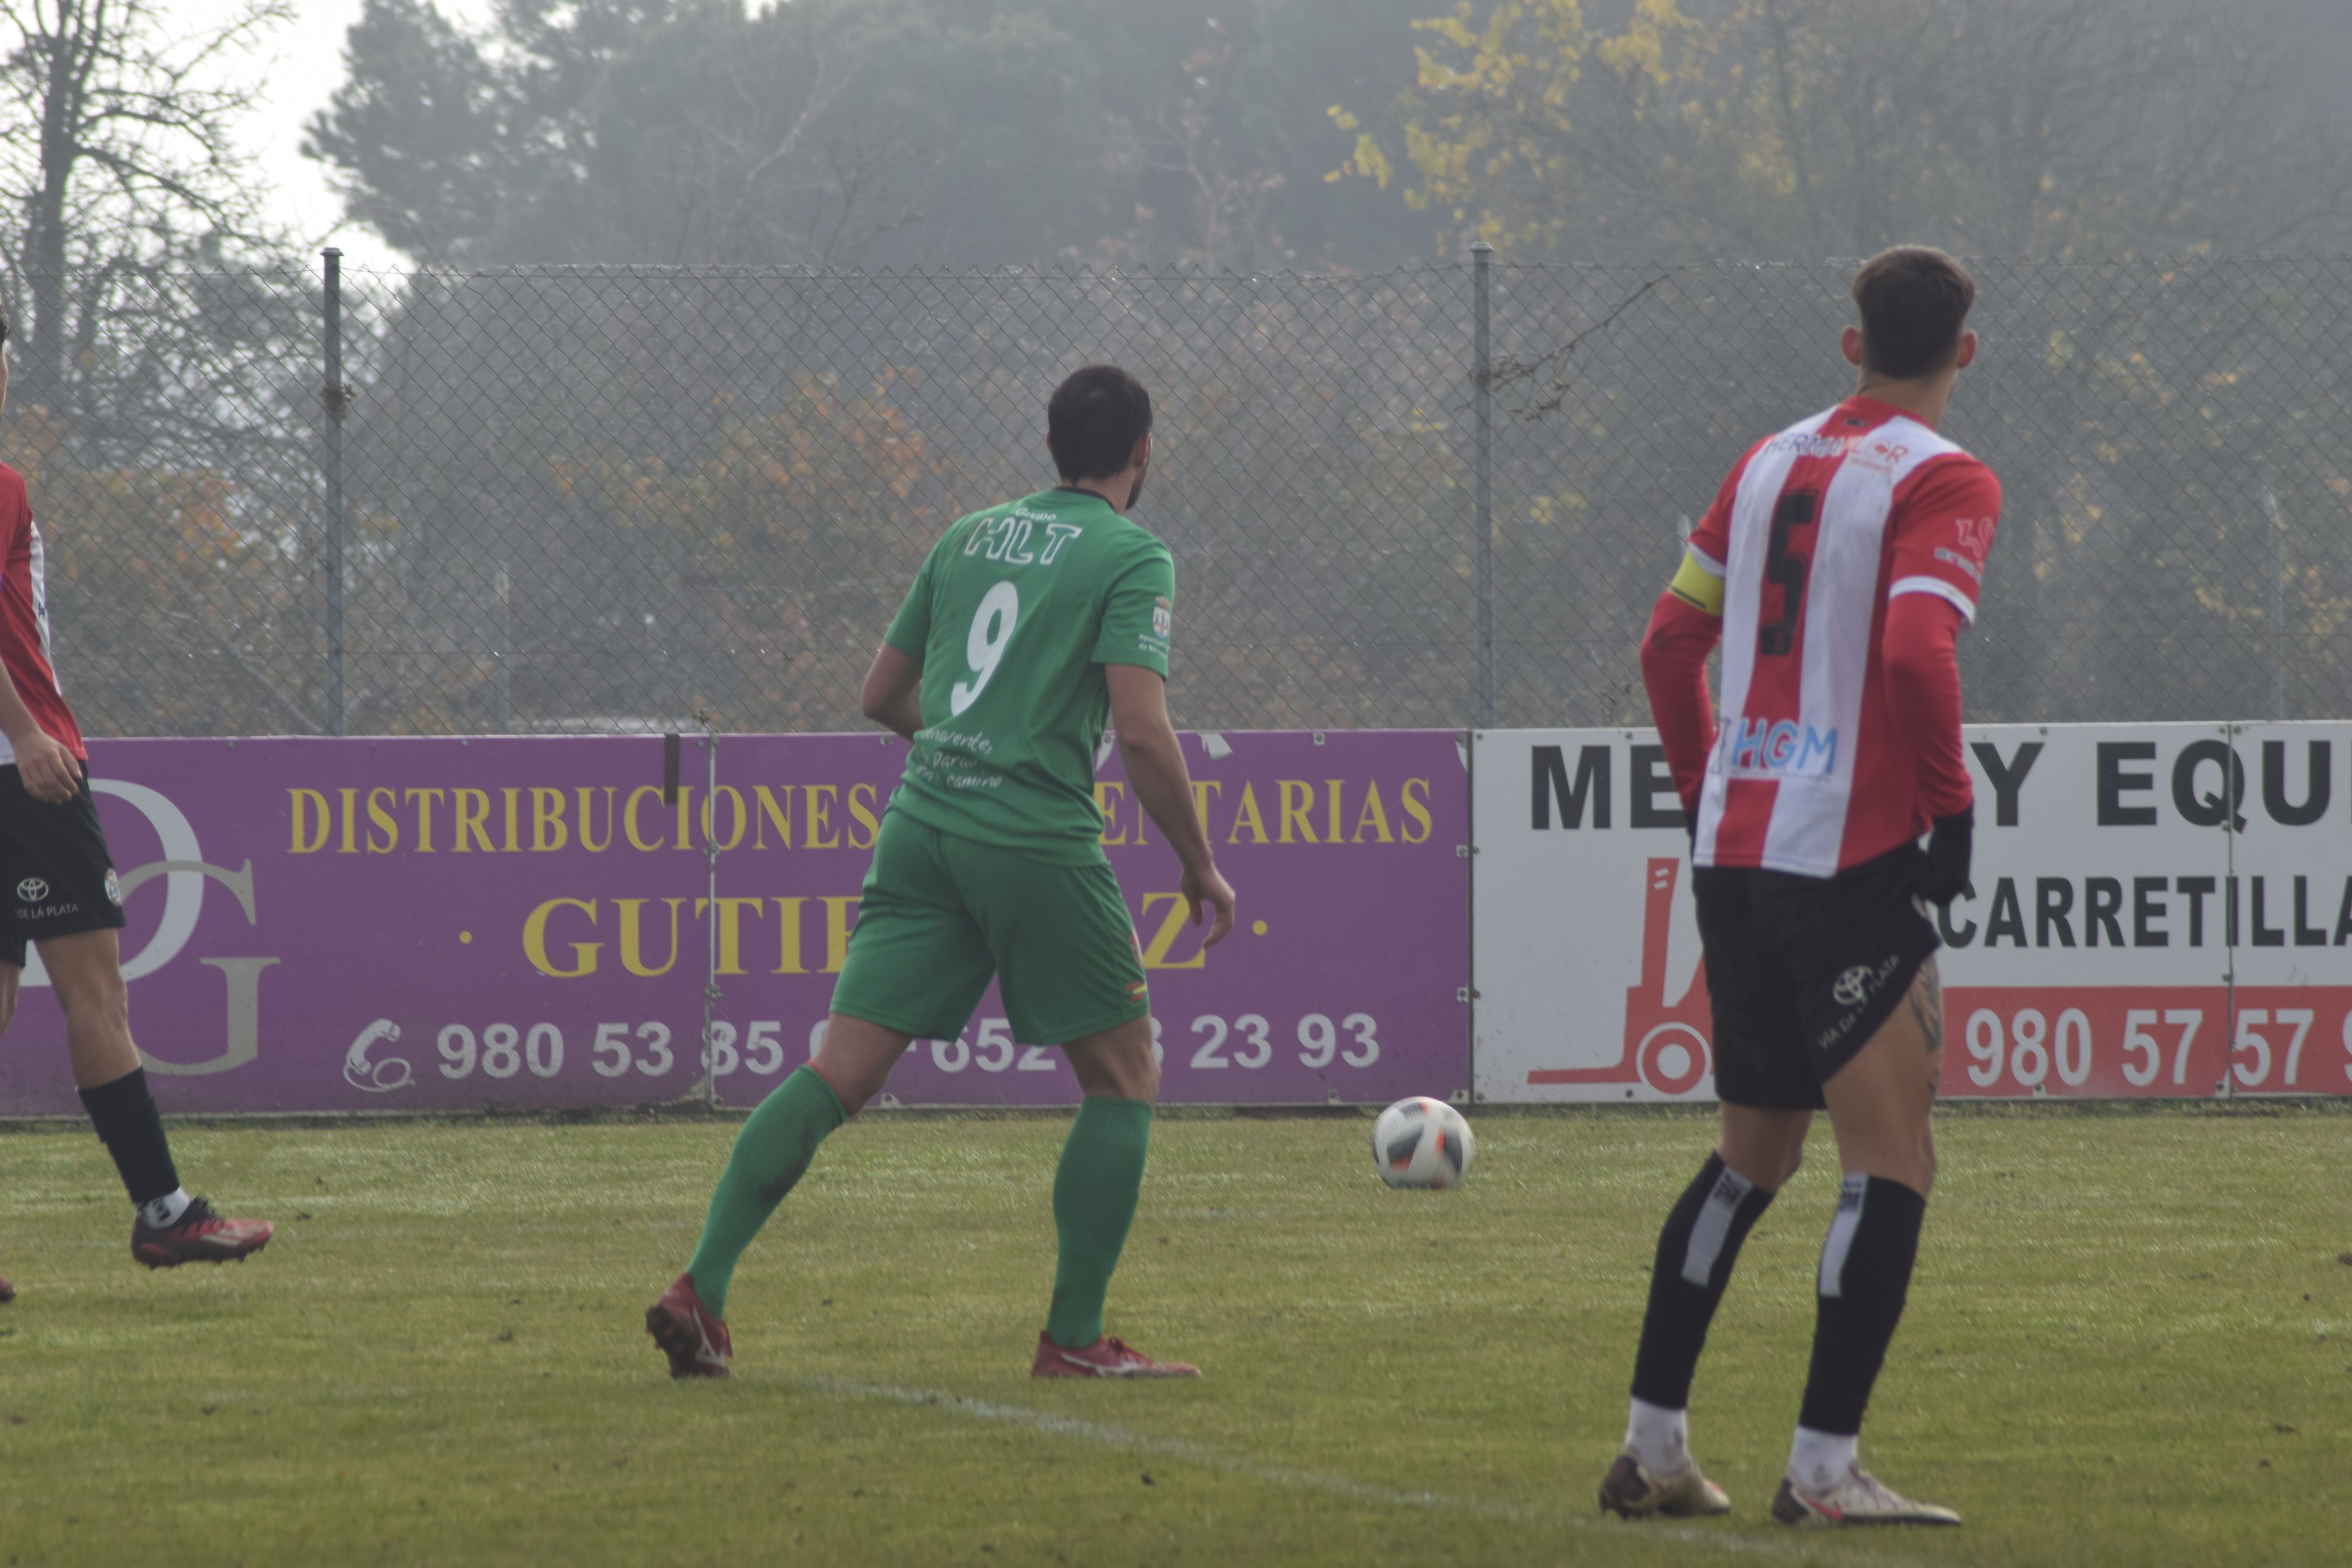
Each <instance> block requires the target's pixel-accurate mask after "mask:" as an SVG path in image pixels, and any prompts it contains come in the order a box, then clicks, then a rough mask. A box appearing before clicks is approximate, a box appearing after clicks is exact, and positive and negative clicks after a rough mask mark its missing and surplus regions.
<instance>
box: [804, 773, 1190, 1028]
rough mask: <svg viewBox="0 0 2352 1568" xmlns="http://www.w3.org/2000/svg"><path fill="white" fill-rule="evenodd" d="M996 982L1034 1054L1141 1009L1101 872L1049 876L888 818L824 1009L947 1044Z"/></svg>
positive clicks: (1042, 868)
mask: <svg viewBox="0 0 2352 1568" xmlns="http://www.w3.org/2000/svg"><path fill="white" fill-rule="evenodd" d="M992 975H993V976H996V977H997V978H998V979H999V980H1000V981H1001V982H1002V983H1003V994H1004V1011H1005V1012H1006V1014H1007V1015H1009V1016H1010V1019H1011V1022H1012V1025H1013V1037H1014V1038H1015V1039H1017V1040H1021V1041H1023V1042H1024V1043H1027V1044H1030V1045H1050V1046H1059V1045H1067V1044H1068V1043H1069V1042H1070V1041H1072V1040H1078V1039H1084V1038H1085V1037H1087V1036H1088V1035H1098V1034H1100V1033H1102V1032H1103V1031H1104V1030H1106V1029H1113V1028H1117V1027H1118V1026H1119V1025H1121V1024H1125V1023H1129V1022H1131V1021H1132V1020H1134V1019H1137V1018H1140V1017H1144V1016H1147V1015H1148V1014H1150V1011H1151V998H1150V992H1149V991H1148V989H1147V988H1146V985H1145V982H1144V978H1143V955H1142V953H1141V952H1140V950H1139V949H1138V947H1137V946H1136V941H1135V921H1134V920H1133V919H1132V918H1131V917H1130V916H1129V914H1128V912H1127V900H1125V899H1123V898H1121V897H1120V896H1119V891H1118V876H1117V875H1116V874H1114V873H1113V872H1112V870H1111V868H1110V867H1109V866H1108V864H1106V863H1104V862H1102V861H1097V862H1095V863H1094V864H1092V865H1079V866H1052V865H1045V864H1042V863H1040V862H1039V861H1037V860H1034V859H1033V858H1030V857H1028V856H1026V855H1024V854H1023V853H1022V852H1021V851H1019V850H1017V849H1001V848H998V847H995V846H994V845H990V844H982V843H978V842H976V841H974V840H972V839H970V838H959V837H956V836H954V835H953V834H948V833H941V832H940V830H939V829H937V828H935V827H931V826H927V825H925V824H923V823H920V822H917V821H916V820H915V819H914V818H912V817H910V816H908V815H907V814H906V813H905V812H903V811H893V812H890V813H888V814H887V815H886V816H884V817H883V818H882V829H881V832H880V833H879V834H877V836H876V837H875V841H874V865H873V868H871V869H870V870H868V871H867V872H866V888H865V892H864V895H863V898H862V900H861V901H860V903H859V904H858V908H857V924H856V928H855V929H853V930H852V931H850V933H849V955H848V958H847V959H846V961H845V963H843V964H842V968H841V979H840V980H839V982H837V983H836V984H835V986H834V989H833V1010H834V1011H835V1012H836V1013H841V1014H845V1015H847V1016H850V1017H852V1018H863V1019H865V1020H866V1022H867V1023H869V1024H879V1025H881V1026H883V1027H884V1028H886V1029H898V1030H902V1031H904V1032H905V1033H907V1034H909V1035H916V1036H919V1037H927V1038H931V1039H953V1038H954V1037H956V1036H958V1035H960V1034H961V1033H962V1032H963V1028H964V1026H965V1025H966V1024H968V1023H970V1022H971V1011H972V1009H973V1008H974V1007H976V1006H978V1005H980V998H981V994H982V992H984V991H986V990H987V989H988V982H989V978H990V976H992Z"/></svg>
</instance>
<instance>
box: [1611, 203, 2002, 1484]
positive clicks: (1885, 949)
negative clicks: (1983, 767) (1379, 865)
mask: <svg viewBox="0 0 2352 1568" xmlns="http://www.w3.org/2000/svg"><path fill="white" fill-rule="evenodd" d="M1853 299H1854V303H1855V307H1856V310H1857V312H1858V313H1859V315H1860V318H1861V324H1860V325H1859V326H1858V327H1849V328H1847V329H1846V330H1845V332H1844V335H1843V345H1842V346H1843V351H1844V353H1845V357H1846V359H1847V361H1848V362H1849V363H1852V364H1853V365H1855V366H1857V367H1859V369H1860V370H1861V373H1862V375H1861V382H1860V384H1859V386H1858V387H1857V389H1856V391H1855V393H1854V395H1853V396H1852V397H1849V398H1847V399H1846V400H1845V401H1844V402H1843V403H1841V404H1839V405H1837V406H1835V407H1833V408H1831V409H1829V410H1827V411H1826V412H1824V413H1821V414H1817V415H1815V416H1812V417H1811V418H1809V419H1806V420H1803V421H1801V423H1799V424H1797V425H1793V426H1790V427H1789V428H1788V429H1786V430H1784V431H1782V432H1780V434H1779V435H1777V436H1773V437H1769V438H1768V439H1766V440H1764V441H1761V442H1759V443H1758V444H1757V445H1756V446H1755V447H1751V448H1750V449H1749V450H1748V454H1747V455H1746V456H1745V457H1743V458H1741V459H1740V460H1739V463H1738V466H1737V467H1735V468H1733V469H1732V471H1731V475H1730V477H1729V478H1728V479H1726V480H1725V481H1724V483H1723V488H1722V489H1721V491H1720V492H1719V493H1718V494H1717V497H1716V500H1715V504H1714V506H1713V507H1711V508H1710V509H1709V510H1708V511H1707V513H1706V519H1705V521H1703V522H1702V523H1701V524H1700V525H1699V527H1698V529H1697V531H1696V532H1695V533H1693V535H1692V536H1691V540H1690V546H1689V550H1688V552H1687V554H1686V555H1685V559H1684V562H1683V566H1682V570H1681V571H1680V572H1679V573H1678V574H1676V576H1675V580H1674V583H1673V584H1672V585H1671V586H1670V587H1669V588H1668V589H1667V590H1666V592H1665V593H1664V595H1661V596H1660V598H1659V600H1658V605H1657V609H1656V611H1655V613H1654V615H1653V616H1652V617H1651V621H1650V627H1649V631H1648V633H1647V635H1646V636H1645V637H1643V644H1642V673H1643V682H1644V684H1645V685H1646V686H1647V688H1648V689H1649V696H1650V706H1651V710H1652V712H1653V713H1654V716H1655V717H1656V720H1657V723H1658V732H1659V739H1660V740H1661V742H1663V743H1664V747H1665V751H1666V757H1667V762H1668V764H1669V766H1670V767H1671V768H1672V769H1673V772H1674V777H1675V786H1676V788H1677V790H1678V791H1679V793H1680V795H1681V796H1682V802H1683V807H1684V810H1685V814H1686V816H1687V818H1688V820H1689V823H1690V826H1691V847H1692V854H1691V859H1692V866H1693V870H1692V887H1693V891H1694V893H1695V895H1696V901H1697V905H1698V919H1699V935H1700V940H1701V942H1702V943H1703V944H1704V946H1705V949H1706V977H1707V987H1708V992H1709V994H1710V996H1711V998H1712V1001H1713V1006H1714V1015H1715V1037H1714V1041H1713V1048H1714V1052H1715V1074H1716V1089H1717V1096H1718V1098H1719V1099H1720V1100H1722V1102H1723V1115H1722V1128H1721V1135H1720V1138H1719V1141H1718V1142H1717V1148H1716V1152H1715V1153H1714V1154H1712V1155H1710V1156H1709V1157H1708V1159H1707V1161H1706V1164H1705V1165H1704V1166H1703V1167H1702V1168H1701V1169H1700V1171H1699V1173H1698V1175H1697V1177H1696V1179H1695V1180H1694V1181H1693V1182H1692V1183H1691V1184H1690V1186H1689V1188H1688V1189H1686V1190H1685V1193H1684V1194H1683V1196H1682V1199H1681V1201H1680V1202H1678V1203H1677V1204H1676V1205H1675V1208H1674V1211H1673V1212H1672V1213H1671V1214H1670V1215H1668V1217H1667V1220H1666V1224H1665V1227H1664V1230H1663V1231H1662V1233H1661V1234H1660V1236H1659V1238H1658V1252H1657V1261H1656V1265H1655V1267H1654V1270H1653V1273H1652V1277H1651V1284H1650V1300H1649V1308H1648V1311H1647V1314H1646V1316H1645V1317H1644V1319H1643V1328H1642V1343H1641V1349H1640V1352H1639V1353H1638V1355H1637V1357H1636V1360H1635V1363H1634V1373H1633V1412H1632V1416H1631V1419H1630V1420H1629V1422H1628V1426H1627V1433H1626V1439H1625V1448H1624V1452H1623V1453H1622V1454H1621V1455H1620V1457H1619V1458H1618V1459H1617V1461H1616V1463H1615V1464H1614V1465H1612V1467H1611V1468H1610V1470H1609V1473H1608V1475H1607V1477H1606V1478H1605V1479H1603V1480H1602V1482H1601V1504H1602V1506H1603V1507H1606V1508H1612V1509H1614V1510H1617V1511H1618V1512H1620V1513H1622V1514H1626V1515H1628V1516H1629V1517H1630V1516H1632V1515H1635V1514H1643V1513H1670V1514H1683V1513H1707V1512H1721V1511H1723V1510H1725V1509H1726V1508H1727V1507H1728V1506H1729V1504H1728V1502H1727V1500H1726V1499H1725V1497H1724V1494H1723V1491H1722V1489H1720V1488H1719V1487H1717V1486H1716V1485H1715V1484H1714V1483H1713V1482H1712V1481H1709V1480H1708V1479H1706V1477H1705V1476H1704V1475H1703V1474H1701V1473H1700V1471H1699V1469H1698V1467H1697V1465H1696V1462H1695V1461H1693V1459H1692V1458H1691V1456H1690V1452H1689V1446H1688V1444H1689V1440H1688V1432H1687V1426H1686V1422H1685V1405H1687V1403H1688V1399H1689V1393H1690V1384H1691V1378H1692V1374H1693V1373H1694V1371H1695V1370H1696V1366H1697V1363H1698V1357H1699V1352H1700V1351H1701V1349H1702V1348H1703V1347H1704V1345H1705V1343H1706V1331H1707V1325H1708V1323H1709V1322H1710V1321H1711V1320H1712V1319H1713V1317H1714V1313H1715V1309H1716V1305H1717V1302H1718V1301H1720V1300H1721V1299H1722V1296H1723V1290H1724V1288H1725V1286H1726V1285H1727V1283H1728V1281H1729V1279H1730V1275H1731V1268H1732V1265H1733V1263H1734V1261H1735V1260H1736V1259H1737V1258H1738V1253H1739V1248H1740V1245H1741V1243H1742V1242H1743V1241H1744V1240H1745V1239H1746V1237H1747V1235H1748V1230H1749V1229H1750V1228H1751V1227H1753V1226H1754V1225H1755V1223H1756V1221H1757V1219H1758V1218H1759V1216H1760V1215H1762V1213H1763V1211H1764V1209H1765V1207H1766V1205H1769V1203H1770V1202H1771V1201H1772V1196H1773V1194H1774V1193H1775V1192H1776V1191H1777V1190H1778V1189H1779V1188H1780V1185H1781V1184H1783V1183H1784V1182H1786V1181H1787V1180H1788V1179H1789V1177H1790V1176H1791V1175H1793V1174H1794V1173H1795V1172H1796V1169H1797V1163H1798V1161H1799V1160H1800V1158H1801V1155H1802V1152H1803V1149H1804V1141H1805V1134H1806V1131H1807V1130H1808V1128H1809V1127H1810V1126H1811V1121H1812V1116H1813V1112H1814V1111H1815V1110H1823V1109H1826V1110H1828V1111H1829V1113H1830V1120H1831V1122H1832V1125H1833V1126H1834V1128H1835V1130H1836V1133H1837V1142H1838V1158H1839V1163H1840V1165H1841V1167H1842V1168H1843V1184H1842V1185H1841V1188H1840V1193H1839V1200H1838V1207H1837V1211H1836V1214H1835V1216H1834V1217H1833V1219H1832V1222H1831V1225H1830V1229H1829V1235H1828V1238H1827V1240H1826V1241H1825V1243H1824V1245H1823V1247H1822V1259H1821V1268H1820V1272H1819V1275H1818V1279H1817V1281H1816V1289H1817V1294H1818V1299H1819V1300H1818V1304H1819V1316H1818V1320H1817V1321H1816V1324H1815V1329H1814V1338H1813V1352H1812V1366H1811V1373H1810V1375H1809V1377H1808V1380H1807V1383H1806V1388H1805V1398H1804V1404H1803V1406H1802V1408H1801V1413H1800V1415H1799V1416H1798V1425H1797V1434H1796V1438H1795V1441H1794V1443H1793V1444H1792V1446H1791V1450H1790V1460H1789V1465H1788V1468H1787V1470H1786V1472H1785V1474H1784V1476H1783V1479H1782V1480H1781V1483H1780V1489H1779V1491H1778V1493H1777V1494H1776V1495H1775V1496H1774V1498H1773V1500H1772V1514H1773V1517H1774V1518H1776V1519H1779V1520H1780V1521H1782V1522H1784V1523H1789V1524H1841V1523H1886V1522H1905V1523H1932V1524H1957V1523H1958V1522H1959V1519H1958V1515H1957V1514H1954V1513H1953V1512H1952V1511H1951V1510H1948V1509H1943V1508H1938V1507H1936V1506H1935V1505H1933V1504H1928V1503H1918V1502H1914V1501H1912V1500H1908V1499H1906V1498H1904V1497H1902V1496H1900V1495H1899V1494H1897V1493H1895V1491H1893V1490H1892V1489H1889V1488H1887V1487H1886V1486H1885V1485H1884V1484H1883V1483H1881V1482H1880V1481H1878V1480H1877V1479H1875V1478H1874V1477H1872V1476H1871V1475H1870V1474H1869V1472H1867V1471H1865V1470H1864V1469H1863V1468H1861V1466H1860V1464H1859V1462H1858V1461H1857V1459H1856V1457H1855V1445H1856V1439H1857V1436H1858V1434H1859V1433H1860V1431H1861V1429H1862V1416H1863V1411H1864V1406H1865V1405H1867V1404H1868V1403H1869V1398H1870V1392H1871V1388H1872V1385H1873V1384H1874V1383H1875V1381H1876V1380H1877V1376H1878V1372H1879V1368H1880V1366H1881V1364H1882V1363H1884V1361H1885V1355H1886V1348H1887V1345H1888V1344H1889V1342H1891V1341H1892V1340H1893V1338H1894V1334H1895V1325H1896V1323H1897V1322H1898V1321H1900V1319H1901V1317H1902V1312H1903V1303H1904V1298H1905V1295H1906V1292H1907V1290H1908V1289H1909V1285H1910V1279H1911V1268H1912V1261H1913V1258H1914V1257H1915V1256H1916V1252H1917V1249H1918V1243H1919V1230H1920V1225H1921V1222H1922V1220H1923V1219H1924V1217H1925V1215H1926V1212H1927V1194H1928V1192H1929V1191H1930V1189H1931V1187H1932V1186H1933V1184H1934V1181H1935V1172H1936V1152H1935V1135H1934V1131H1933V1128H1932V1126H1931V1123H1930V1120H1929V1115H1930V1111H1931V1110H1932V1109H1933V1106H1934V1103H1935V1096H1936V1085H1937V1079H1938V1078H1939V1077H1940V1075H1941V1069H1942V1063H1943V997H1942V992H1941V990H1940V987H1939V985H1938V982H1937V973H1936V961H1935V952H1936V948H1937V945H1938V942H1937V933H1936V928H1935V925H1934V924H1933V922H1932V921H1931V920H1930V919H1929V912H1928V911H1929V906H1930V905H1932V904H1942V903H1946V902H1948V901H1949V900H1951V899H1952V898H1953V897H1954V896H1955V895H1956V894H1958V893H1959V892H1960V891H1962V890H1963V889H1966V888H1967V886H1968V879H1969V849H1970V838H1971V833H1972V829H1973V825H1974V816H1973V804H1972V802H1973V795H1972V790H1971V786H1970V784H1969V774H1968V770H1967V767H1966V765H1965V763H1963V761H1962V753H1961V748H1960V678H1959V667H1958V662H1957V659H1956V654H1955V645H1956V641H1957V639H1958V635H1959V633H1960V632H1961V631H1962V630H1963V629H1964V628H1965V627H1966V626H1968V625H1969V623H1970V622H1971V621H1973V620H1974V619H1975V618H1976V608H1977V595H1978V593H1979V588H1980V587H1981V584H1982V583H1983V579H1984V568H1985V557H1986V552H1988V550H1990V547H1991V543H1992V536H1993V531H1994V528H1995V527H1996V525H1997V523H1998V521H1999V518H2000V481H1998V480H1997V479H1994V478H1993V475H1992V471H1991V470H1990V468H1986V467H1985V466H1984V465H1983V464H1982V463H1980V462H1979V461H1978V460H1977V459H1976V458H1972V457H1970V456H1969V454H1968V453H1966V452H1965V451H1963V450H1961V449H1960V448H1959V447H1958V446H1955V445H1954V444H1953V443H1952V442H1950V441H1948V440H1947V439H1945V438H1944V437H1942V436H1941V435H1939V434H1937V426H1938V425H1939V424H1940V423H1941V421H1942V418H1943V415H1944V410H1945V407H1946V405H1947V404H1948V402H1949V400H1950V397H1951V394H1952V390H1953V386H1954V384H1955V383H1956V381H1957V379H1958V375H1959V373H1960V372H1961V371H1962V370H1964V369H1966V368H1967V367H1968V365H1969V363H1971V362H1972V361H1973V360H1974V359H1975V357H1976V352H1977V341H1976V335H1975V334H1974V333H1973V332H1970V331H1968V330H1967V322H1968V316H1969V310H1970V308H1971V307H1972V306H1973V305H1974V303H1975V300H1976V286H1975V284H1974V283H1973V282H1972V281H1971V280H1970V279H1969V276H1968V274H1967V273H1966V272H1965V271H1964V270H1962V268H1960V267H1959V265H1958V263H1957V262H1955V261H1953V260H1952V259H1951V258H1949V257H1948V256H1945V255H1943V254H1942V253H1941V252H1939V251H1934V250H1927V249H1922V248H1917V247H1904V248H1900V249H1896V250H1891V251H1888V252H1887V253H1885V255H1883V256H1880V257H1877V258H1874V259H1873V260H1872V261H1870V262H1869V263H1867V264H1866V265H1864V267H1863V268H1862V270H1861V271H1860V272H1859V273H1857V274H1856V276H1855V278H1854V281H1853ZM1718 644H1720V646H1721V647H1722V650H1723V693H1722V721H1721V724H1720V725H1719V726H1718V725H1717V723H1716V721H1715V717H1714V709H1713V706H1712V704H1711V703H1710V701H1709V699H1708V693H1707V689H1706V659H1707V656H1708V655H1709V654H1710V653H1711V652H1713V651H1714V649H1715V648H1716V647H1717V645H1718ZM1923 838H1924V839H1925V840H1926V845H1925V847H1922V845H1921V842H1920V841H1921V840H1922V839H1923Z"/></svg>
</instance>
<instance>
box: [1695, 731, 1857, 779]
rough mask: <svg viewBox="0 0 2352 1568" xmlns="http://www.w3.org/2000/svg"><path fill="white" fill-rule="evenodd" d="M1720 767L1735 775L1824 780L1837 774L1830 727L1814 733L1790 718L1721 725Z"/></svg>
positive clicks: (1835, 746) (1833, 734) (1835, 738)
mask: <svg viewBox="0 0 2352 1568" xmlns="http://www.w3.org/2000/svg"><path fill="white" fill-rule="evenodd" d="M1720 744H1721V747H1722V752H1723V762H1724V766H1725V767H1726V768H1727V769H1728V770H1729V771H1730V772H1732V773H1749V774H1759V775H1763V776H1766V777H1773V778H1780V777H1790V776H1795V777H1800V778H1827V777H1828V776H1829V775H1830V774H1832V773H1835V772H1836V771H1837V753H1838V732H1837V729H1836V727H1835V726H1834V725H1832V727H1831V728H1830V729H1828V730H1816V729H1814V728H1813V727H1812V726H1811V724H1799V723H1798V722H1797V721H1795V720H1793V719H1780V720H1764V719H1742V720H1739V721H1737V722H1736V723H1732V724H1727V725H1726V726H1724V730H1723V739H1722V741H1721V742H1720Z"/></svg>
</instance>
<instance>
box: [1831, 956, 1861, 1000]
mask: <svg viewBox="0 0 2352 1568" xmlns="http://www.w3.org/2000/svg"><path fill="white" fill-rule="evenodd" d="M1830 994H1831V995H1832V997H1834V998H1835V999H1836V1001H1837V1005H1839V1006H1841V1007H1854V1006H1859V1005H1861V1003H1862V999H1863V998H1864V997H1865V996H1867V995H1869V994H1870V965H1868V964H1866V963H1857V964H1855V965H1854V966H1853V968H1852V969H1849V970H1847V971H1846V972H1845V973H1843V974H1841V975H1839V976H1838V977H1837V984H1835V985H1833V986H1832V987H1831V988H1830Z"/></svg>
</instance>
